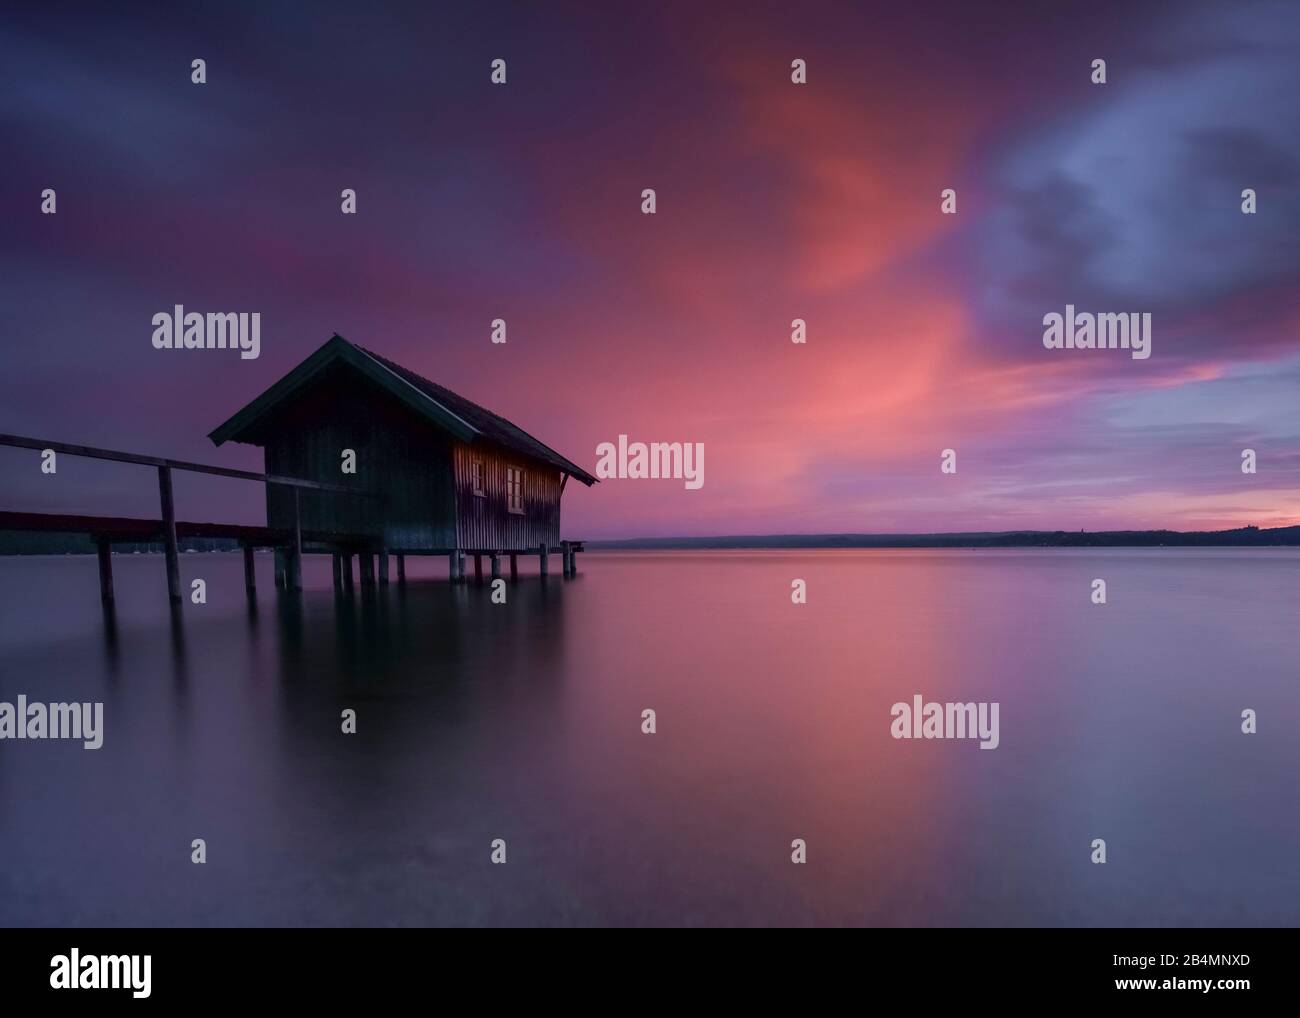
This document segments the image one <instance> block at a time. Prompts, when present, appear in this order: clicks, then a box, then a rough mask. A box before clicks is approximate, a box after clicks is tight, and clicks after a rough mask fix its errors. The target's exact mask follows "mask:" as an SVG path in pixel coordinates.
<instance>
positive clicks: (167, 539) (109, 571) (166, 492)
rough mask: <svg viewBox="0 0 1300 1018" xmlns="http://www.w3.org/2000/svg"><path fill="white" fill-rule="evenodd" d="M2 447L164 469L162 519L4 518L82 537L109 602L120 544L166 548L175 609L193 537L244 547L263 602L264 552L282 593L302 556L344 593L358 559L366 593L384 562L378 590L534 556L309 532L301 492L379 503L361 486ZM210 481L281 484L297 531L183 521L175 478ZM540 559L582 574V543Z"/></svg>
mask: <svg viewBox="0 0 1300 1018" xmlns="http://www.w3.org/2000/svg"><path fill="white" fill-rule="evenodd" d="M0 446H10V447H13V448H19V449H34V450H37V451H41V452H43V451H45V450H53V451H54V452H55V453H56V454H59V455H63V456H78V457H85V458H90V459H101V460H112V461H115V462H119V463H130V464H135V465H140V466H150V467H154V468H155V469H156V470H157V474H158V496H159V509H160V513H159V518H157V519H138V518H129V517H116V516H79V515H69V514H60V513H32V512H6V511H0V531H21V532H29V533H31V532H37V533H50V534H70V535H76V536H83V537H85V538H87V539H88V540H89V542H90V543H92V544H93V545H94V546H95V549H96V552H97V557H98V562H99V589H100V596H101V597H102V598H103V600H104V601H106V602H108V601H112V600H113V565H112V548H113V545H115V544H161V545H162V547H163V553H164V561H165V565H166V573H167V595H168V598H169V599H170V600H171V602H172V603H173V604H180V603H181V602H182V600H183V598H182V592H181V582H180V548H179V544H180V542H181V541H183V540H187V539H190V538H218V539H226V540H231V541H235V542H238V544H239V546H240V547H241V548H242V550H243V556H244V586H245V589H246V590H247V593H248V596H249V598H250V599H251V598H254V597H255V596H256V590H257V584H256V579H255V575H254V569H253V554H254V552H255V551H256V550H257V549H259V548H270V549H274V551H275V552H276V570H275V580H276V586H277V587H284V588H287V589H292V590H301V589H302V556H303V555H304V554H328V555H331V556H332V558H333V566H334V586H335V588H336V589H337V590H339V591H342V592H351V591H352V590H353V580H352V558H353V556H354V555H355V556H356V557H357V559H358V572H359V576H360V582H361V586H362V587H363V588H367V589H372V588H374V587H375V586H376V575H375V562H376V559H377V560H378V564H379V573H378V585H380V586H383V585H387V584H388V582H389V559H390V556H395V557H396V559H397V582H398V584H399V585H402V584H405V582H406V556H407V555H409V554H414V555H446V556H448V557H449V561H450V576H451V579H452V580H453V581H460V582H463V581H464V579H465V566H464V560H465V555H466V554H470V555H473V556H474V563H475V575H476V579H482V565H481V563H482V556H484V555H486V556H488V557H489V559H490V561H491V563H492V576H493V578H497V577H500V575H501V556H503V555H509V556H510V578H511V579H512V580H515V579H517V578H518V569H517V565H516V556H517V555H518V554H521V553H527V551H528V549H506V548H480V549H463V548H454V549H453V548H447V549H426V548H419V549H403V548H391V547H385V546H384V545H383V543H382V541H378V540H377V539H376V538H375V536H374V535H372V534H348V533H336V532H326V531H316V530H304V529H303V528H302V527H301V525H300V519H299V515H298V511H297V510H298V498H297V495H298V493H299V492H300V491H301V490H303V489H306V490H310V491H316V492H334V493H337V494H338V495H340V496H347V497H353V498H355V497H361V498H380V499H382V495H379V494H377V493H374V492H367V491H364V490H361V489H358V488H356V487H352V486H344V485H337V484H329V483H326V482H323V481H313V480H307V479H305V478H299V477H287V476H283V475H279V474H262V473H256V472H253V471H248V470H236V469H233V468H230V467H216V466H211V465H208V464H202V463H191V462H187V461H183V460H172V459H164V458H159V457H155V456H143V455H139V454H136V453H127V452H121V451H118V450H113V449H99V448H95V447H93V446H84V445H70V444H68V443H66V442H50V441H45V440H42V439H36V438H28V437H25V436H20V435H5V434H0ZM178 470H179V471H189V472H192V473H201V474H210V475H215V476H218V477H231V478H236V479H239V480H246V481H257V482H261V483H262V484H265V485H281V486H284V487H286V488H289V489H290V490H292V491H293V493H294V498H293V506H294V513H293V517H292V526H290V527H287V528H286V527H264V526H246V525H241V524H231V523H198V522H191V521H187V520H178V519H176V509H175V499H174V497H173V492H172V473H173V471H178ZM533 550H534V551H535V552H536V554H538V556H539V561H540V565H541V574H542V575H543V576H546V575H547V556H548V554H550V553H551V552H559V553H560V554H561V555H562V556H563V561H564V575H565V576H566V577H572V576H576V575H577V555H576V553H577V552H579V551H582V550H583V543H582V542H581V541H562V542H560V545H559V547H553V548H552V547H547V546H546V545H541V546H539V547H538V548H537V549H533Z"/></svg>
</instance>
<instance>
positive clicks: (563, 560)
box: [560, 541, 569, 580]
mask: <svg viewBox="0 0 1300 1018" xmlns="http://www.w3.org/2000/svg"><path fill="white" fill-rule="evenodd" d="M560 572H562V573H563V574H564V578H565V579H566V580H567V579H568V578H569V542H568V541H561V542H560Z"/></svg>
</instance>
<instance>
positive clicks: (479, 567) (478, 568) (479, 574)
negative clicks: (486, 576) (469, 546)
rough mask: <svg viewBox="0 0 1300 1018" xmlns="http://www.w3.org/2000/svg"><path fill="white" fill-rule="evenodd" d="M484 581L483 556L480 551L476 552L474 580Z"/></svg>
mask: <svg viewBox="0 0 1300 1018" xmlns="http://www.w3.org/2000/svg"><path fill="white" fill-rule="evenodd" d="M482 581H483V556H482V555H480V554H479V553H478V552H475V553H474V582H475V583H481V582H482Z"/></svg>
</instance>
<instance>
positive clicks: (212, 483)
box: [0, 2, 1300, 539]
mask: <svg viewBox="0 0 1300 1018" xmlns="http://www.w3.org/2000/svg"><path fill="white" fill-rule="evenodd" d="M15 7H17V9H16V10H15ZM195 58H202V59H204V60H205V61H206V64H207V82H206V84H202V85H196V84H193V83H192V82H191V80H190V76H191V61H192V60H193V59H195ZM498 58H500V59H504V60H505V61H506V67H507V81H506V84H504V85H494V84H493V83H492V82H491V81H490V73H491V62H492V61H493V60H494V59H498ZM795 59H802V60H804V61H806V65H807V83H806V84H802V85H796V84H794V83H792V82H791V61H793V60H795ZM1095 59H1104V60H1105V61H1106V66H1107V82H1106V83H1105V84H1104V85H1097V84H1094V83H1093V82H1092V80H1091V77H1092V67H1091V65H1092V61H1093V60H1095ZM1296 95H1300V7H1297V6H1296V5H1295V4H1286V3H1280V4H1273V3H1215V4H1197V3H1188V2H1175V3H1159V2H1146V3H1142V4H1132V3H1121V4H1105V3H1085V4H1070V3H1053V4H1043V3H1041V2H1035V3H1025V4H1020V3H1000V4H996V5H988V4H979V5H972V4H966V3H960V4H958V3H951V4H942V3H925V2H917V3H909V4H905V5H900V4H893V3H890V4H871V3H860V2H859V3H843V4H835V3H826V4H822V3H799V4H790V3H781V4H770V5H763V4H753V3H751V4H744V5H735V6H728V5H725V4H708V5H703V4H698V3H666V4H654V5H625V4H585V5H569V4H562V3H547V4H544V5H542V4H528V5H492V4H481V3H474V4H468V3H466V4H455V5H442V4H437V5H435V4H429V3H422V4H418V5H409V6H405V5H395V4H393V5H383V4H347V5H345V4H327V3H318V4H311V5H306V4H277V3H259V4H256V5H254V4H225V5H220V6H218V5H202V6H187V5H183V4H175V5H172V4H169V5H166V6H162V5H152V6H145V7H135V6H132V5H131V4H114V5H96V6H94V7H90V6H89V5H79V6H71V5H70V6H66V7H65V6H61V5H59V4H40V5H37V4H27V5H11V6H9V7H7V8H6V12H5V14H4V15H0V139H3V142H2V144H0V148H2V149H3V154H4V158H3V159H2V160H0V298H2V299H0V326H3V328H2V329H0V369H2V370H0V432H8V433H16V434H22V435H30V436H34V437H38V438H42V439H50V440H58V441H66V442H73V443H82V444H90V445H99V446H106V447H109V448H116V449H125V450H130V451H138V452H144V453H148V454H152V455H160V456H170V457H175V458H181V459H189V460H197V461H200V462H206V463H216V464H221V465H227V466H235V467H242V468H246V469H259V468H260V466H261V451H260V450H259V449H257V448H254V447H248V446H238V445H230V444H228V445H226V446H223V447H221V448H220V449H216V448H214V447H213V446H212V444H211V443H210V442H209V441H208V439H207V438H206V435H207V433H208V432H209V431H210V430H211V429H212V428H214V427H215V426H216V425H217V424H219V423H221V422H222V421H224V420H225V419H226V418H227V417H229V416H230V415H231V414H232V413H233V412H234V411H236V410H237V409H239V408H240V407H241V406H243V405H244V404H245V403H247V402H248V401H249V400H251V399H252V398H253V397H254V396H256V395H257V394H259V393H260V392H262V391H263V390H264V389H265V388H267V387H268V386H270V385H271V384H272V383H273V382H275V381H276V380H277V379H278V378H280V377H281V376H282V375H283V374H284V373H285V372H287V371H289V370H290V369H291V368H292V367H293V366H294V365H296V364H297V363H298V362H299V361H301V360H302V359H303V358H305V357H306V356H308V355H309V354H310V353H311V352H312V351H314V350H315V349H316V348H317V347H319V346H320V345H321V344H322V343H324V342H325V341H326V340H327V339H329V337H330V336H331V335H332V334H333V333H335V332H338V333H340V334H342V335H343V336H345V337H347V338H348V339H350V340H352V341H353V342H356V343H358V344H360V345H362V346H365V347H367V348H369V349H372V350H374V351H376V352H378V353H381V354H383V355H385V356H387V357H389V358H391V359H393V360H396V361H398V362H399V363H401V364H403V365H405V366H407V367H409V368H411V369H413V370H415V371H418V372H419V373H421V374H423V375H426V376H427V377H429V378H432V379H433V380H435V381H437V382H439V383H441V384H443V385H446V386H448V387H449V388H451V389H454V390H455V391H457V392H459V393H461V394H462V395H464V396H466V397H468V398H470V399H473V400H475V401H476V402H479V403H481V404H483V405H484V406H486V407H488V408H489V409H491V410H494V411H496V412H497V413H500V414H502V415H503V416H505V417H507V418H509V419H510V420H512V421H514V422H515V423H517V424H519V425H520V426H521V427H523V428H525V429H526V430H527V431H529V432H531V433H532V434H534V435H536V436H537V437H538V438H540V439H541V440H542V441H544V442H545V443H547V444H548V445H550V446H552V447H553V448H555V449H556V450H558V451H559V452H561V453H562V454H564V455H565V456H567V457H568V458H570V459H571V460H573V461H575V462H577V463H578V464H580V465H582V466H583V467H585V468H587V469H589V470H594V469H595V464H596V448H597V446H598V445H599V444H600V443H602V442H612V441H617V439H618V436H619V435H620V434H625V435H627V436H629V440H631V441H645V442H651V441H659V442H692V443H703V445H704V447H705V475H704V484H703V486H702V487H701V488H699V489H698V490H689V489H687V488H686V487H685V485H684V484H683V483H682V482H681V481H678V480H671V479H668V480H640V479H612V480H608V481H605V482H602V483H601V484H598V485H596V486H595V487H594V488H591V489H587V488H584V487H582V486H581V485H576V484H574V485H569V486H568V488H567V489H566V492H565V496H564V507H563V531H564V536H565V537H571V538H578V539H597V538H616V537H638V536H669V535H710V534H763V533H818V532H869V533H887V532H936V531H969V530H1006V529H1046V530H1057V529H1065V530H1077V529H1088V530H1098V529H1144V528H1157V527H1170V528H1173V529H1212V528H1219V527H1233V526H1241V525H1245V524H1255V525H1259V526H1279V525H1291V524H1300V413H1298V412H1297V411H1298V410H1300V306H1298V304H1297V297H1298V296H1300V285H1297V284H1298V280H1297V275H1300V229H1298V227H1300V194H1298V192H1297V186H1298V184H1300V103H1297V102H1296V101H1295V96H1296ZM45 188H53V189H55V191H56V192H57V202H58V205H57V208H58V211H57V213H56V214H54V215H43V214H41V211H40V206H41V198H40V196H41V192H42V190H43V189H45ZM343 188H353V189H354V190H355V191H356V194H357V208H358V212H357V214H356V215H343V214H342V213H341V211H340V197H339V195H340V191H341V190H342V189H343ZM645 188H653V189H654V190H655V192H656V199H657V209H656V212H655V214H654V215H644V214H642V212H641V192H642V190H643V189H645ZM945 188H952V189H954V190H955V191H956V194H957V212H956V214H955V215H945V214H943V213H942V212H941V211H940V192H941V191H942V190H943V189H945ZM1245 188H1252V189H1254V190H1255V191H1256V193H1257V196H1258V197H1257V201H1258V211H1257V212H1256V213H1255V214H1253V215H1245V214H1243V213H1242V212H1241V192H1242V190H1243V189H1245ZM175 304H183V305H184V306H185V307H186V308H187V309H189V310H198V311H205V312H206V311H246V312H253V311H256V312H259V313H260V314H261V319H262V336H261V355H260V356H259V357H258V358H257V359H255V360H241V359H239V358H238V357H236V356H233V355H231V354H229V353H228V352H223V351H215V350H214V351H183V352H178V351H167V350H156V349H154V348H153V346H152V344H151V341H150V338H151V335H152V325H151V322H152V317H153V315H154V314H155V313H157V312H159V311H164V310H170V309H171V308H172V306H173V305H175ZM1067 304H1073V305H1075V306H1076V307H1077V308H1078V309H1079V310H1080V311H1089V312H1093V313H1102V312H1139V313H1150V314H1151V316H1152V355H1151V357H1150V358H1149V359H1147V360H1134V359H1132V358H1131V357H1130V356H1129V355H1128V353H1127V352H1125V351H1119V350H1107V351H1098V350H1048V349H1045V348H1044V345H1043V342H1042V336H1043V316H1044V315H1046V314H1048V313H1051V312H1057V313H1061V312H1063V311H1064V309H1065V306H1066V305H1067ZM497 318H501V319H505V320H506V322H507V326H508V333H507V335H508V339H507V342H506V343H505V344H493V343H491V341H490V326H491V322H492V320H493V319H497ZM795 318H802V319H804V320H805V321H806V322H807V342H806V344H803V345H799V344H794V343H792V342H791V341H790V333H791V322H792V320H793V319H795ZM1246 448H1252V449H1254V450H1256V453H1257V456H1258V472H1257V473H1256V474H1254V475H1248V474H1243V473H1242V471H1241V468H1240V464H1241V453H1242V450H1243V449H1246ZM945 449H952V450H954V452H955V453H956V465H957V471H956V473H955V474H944V473H942V472H941V471H940V462H941V452H942V451H943V450H945ZM0 471H3V476H4V477H5V479H6V480H5V484H4V487H3V493H4V497H3V500H2V501H3V505H0V508H6V509H25V510H37V511H58V512H78V513H93V514H99V515H110V514H123V515H128V514H135V515H156V512H157V506H156V502H157V493H156V486H155V484H154V481H153V478H152V477H150V476H149V475H148V473H147V471H144V470H142V469H138V468H132V467H122V466H120V465H114V464H103V463H93V462H90V461H84V460H81V461H73V460H66V459H65V460H64V461H63V462H62V463H61V464H60V469H59V473H58V475H57V476H55V477H49V476H42V475H41V474H40V472H39V460H38V457H37V456H36V454H35V453H32V452H24V451H17V450H12V449H0ZM177 489H178V490H177V498H178V512H179V514H180V515H181V517H182V518H186V519H195V520H205V521H222V522H224V521H236V522H261V520H262V519H263V515H262V513H263V509H262V506H263V502H262V495H261V492H260V491H259V490H258V489H257V488H256V486H254V485H248V484H245V483H243V482H238V481H231V480H213V479H208V478H196V477H183V478H178V480H177Z"/></svg>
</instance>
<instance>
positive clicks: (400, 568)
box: [397, 552, 406, 587]
mask: <svg viewBox="0 0 1300 1018" xmlns="http://www.w3.org/2000/svg"><path fill="white" fill-rule="evenodd" d="M397 584H398V586H400V587H405V586H406V556H405V555H403V554H401V552H398V555H397Z"/></svg>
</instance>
